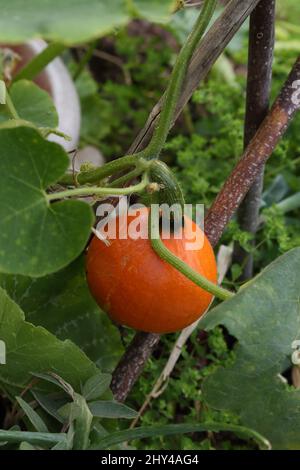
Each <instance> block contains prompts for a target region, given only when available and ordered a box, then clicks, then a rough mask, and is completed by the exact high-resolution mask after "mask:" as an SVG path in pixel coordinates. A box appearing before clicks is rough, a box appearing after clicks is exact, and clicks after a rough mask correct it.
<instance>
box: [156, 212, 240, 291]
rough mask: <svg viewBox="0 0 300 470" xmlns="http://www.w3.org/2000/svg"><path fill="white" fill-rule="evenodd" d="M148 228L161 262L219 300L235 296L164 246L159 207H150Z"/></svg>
mask: <svg viewBox="0 0 300 470" xmlns="http://www.w3.org/2000/svg"><path fill="white" fill-rule="evenodd" d="M148 227H149V238H150V240H151V245H152V248H153V249H154V251H155V252H156V253H157V255H158V256H159V257H160V258H161V259H162V260H164V261H166V262H167V263H169V264H170V265H171V266H173V267H174V268H175V269H177V271H179V272H180V273H181V274H183V275H184V276H185V277H187V278H188V279H190V280H191V281H192V282H194V283H195V284H196V285H197V286H198V287H201V289H204V290H206V291H207V292H210V293H211V294H213V295H214V296H215V297H217V298H219V299H221V300H228V299H231V298H232V297H233V296H234V295H235V294H234V293H233V292H230V291H228V290H226V289H223V287H220V286H218V285H216V284H214V283H213V282H211V281H209V280H208V279H206V278H205V277H203V276H201V274H199V273H197V272H196V271H195V270H194V269H192V268H191V267H190V266H188V265H187V264H186V263H185V262H184V261H182V260H181V259H180V258H178V256H176V255H174V254H173V253H172V252H171V251H170V250H169V249H168V248H167V247H166V246H165V245H164V243H163V242H162V240H161V238H160V233H159V207H158V205H157V204H152V205H151V210H150V214H149V224H148Z"/></svg>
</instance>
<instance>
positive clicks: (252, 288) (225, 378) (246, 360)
mask: <svg viewBox="0 0 300 470" xmlns="http://www.w3.org/2000/svg"><path fill="white" fill-rule="evenodd" d="M299 271H300V249H299V248H296V249H294V250H291V251H290V252H288V253H286V254H285V255H283V256H282V257H280V258H278V259H277V260H276V261H274V262H273V263H272V264H270V265H269V266H268V267H267V268H266V269H265V270H264V271H263V272H262V273H261V274H259V275H258V276H257V277H256V278H254V279H252V280H251V281H250V282H248V283H247V284H246V285H245V287H243V288H242V289H241V290H240V291H239V292H238V293H237V294H236V295H235V296H234V298H233V299H230V300H229V301H228V302H224V303H222V304H221V305H219V306H218V307H216V308H215V309H213V310H211V311H210V312H209V313H208V314H207V316H206V317H205V319H204V320H203V321H202V322H201V326H202V327H205V328H208V329H211V328H213V327H214V326H216V325H220V324H222V325H224V326H225V327H226V328H227V329H228V330H229V332H230V333H231V334H232V335H234V336H235V337H236V338H237V339H238V341H239V342H238V345H236V346H235V349H234V350H235V355H236V360H235V361H234V363H233V364H232V365H230V366H227V367H225V368H220V369H218V370H217V371H216V372H215V373H214V374H212V375H211V376H210V377H209V378H208V379H207V380H206V381H205V383H204V387H203V393H204V398H205V399H206V400H207V401H208V403H209V404H210V405H211V406H213V407H214V408H218V409H225V410H229V411H232V412H234V413H237V414H238V415H239V416H240V419H241V422H242V423H243V424H244V425H246V426H249V427H250V428H252V429H256V430H257V431H258V432H260V433H262V434H263V435H264V436H265V437H266V438H267V439H269V440H270V442H271V445H272V448H273V449H300V433H299V426H298V423H299V409H300V407H299V405H300V392H299V390H297V391H296V390H295V389H292V388H290V387H288V386H287V384H286V383H284V380H282V377H280V375H279V374H281V373H282V372H283V371H284V370H285V369H286V368H288V367H290V366H291V360H290V357H291V355H292V353H293V342H294V341H295V340H298V341H299V339H300V336H299V331H300V328H299V327H300V315H299V288H300V285H299V281H298V276H297V273H299ZM283 280H284V282H283ZM283 325H284V326H283Z"/></svg>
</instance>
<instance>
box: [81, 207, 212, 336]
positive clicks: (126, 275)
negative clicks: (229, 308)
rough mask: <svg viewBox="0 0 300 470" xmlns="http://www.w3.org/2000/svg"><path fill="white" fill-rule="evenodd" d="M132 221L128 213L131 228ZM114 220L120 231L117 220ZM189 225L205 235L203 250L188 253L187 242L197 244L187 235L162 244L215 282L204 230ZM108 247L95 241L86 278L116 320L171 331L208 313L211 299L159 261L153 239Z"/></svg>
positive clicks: (113, 243)
mask: <svg viewBox="0 0 300 470" xmlns="http://www.w3.org/2000/svg"><path fill="white" fill-rule="evenodd" d="M148 213H149V212H148V210H147V209H143V211H142V218H143V219H148ZM134 218H135V216H131V215H128V216H127V222H128V224H129V223H130V222H131V221H132V220H133V219H134ZM143 221H145V220H143ZM116 222H117V230H118V226H119V220H118V218H117V220H116ZM191 224H192V228H193V231H195V230H198V231H200V232H199V233H201V235H202V236H203V237H204V244H203V246H202V248H201V249H199V250H194V251H187V250H186V248H185V246H184V244H185V242H189V243H191V241H193V240H191V239H188V237H187V238H185V237H183V238H182V239H180V240H177V239H174V238H171V239H168V240H167V239H166V240H163V242H164V244H165V246H166V247H167V248H168V249H169V250H170V251H172V253H174V254H175V255H176V256H178V257H179V258H181V259H182V260H183V261H185V262H186V263H187V264H188V265H189V266H190V267H191V268H193V269H194V270H195V271H197V272H198V273H200V274H202V276H205V277H206V278H207V279H209V280H210V281H212V282H214V283H216V282H217V267H216V260H215V256H214V252H213V249H212V247H211V245H210V243H209V241H208V239H207V238H206V237H205V235H204V234H203V232H202V231H201V229H200V228H199V227H198V226H196V224H195V223H194V222H192V221H191ZM117 233H118V232H117ZM161 238H162V239H163V233H162V234H161ZM110 243H111V244H110V246H106V245H105V244H104V243H103V242H102V241H101V240H99V239H98V238H97V237H94V238H93V239H92V241H91V243H90V245H89V249H88V252H87V258H86V275H87V281H88V285H89V288H90V291H91V293H92V295H93V297H94V298H95V300H96V302H97V303H98V305H99V306H100V307H101V308H102V309H103V310H104V311H105V312H107V314H108V315H109V316H110V317H111V319H112V320H113V321H115V322H116V323H118V324H121V325H125V326H128V327H131V328H134V329H136V330H141V331H145V332H151V333H171V332H175V331H178V330H181V329H183V328H185V327H186V326H188V325H190V324H191V323H193V322H194V321H196V320H197V319H198V318H199V317H200V316H201V315H202V314H203V313H204V312H205V311H206V309H207V308H208V306H209V304H210V302H211V300H212V297H213V296H212V295H211V294H210V293H208V292H206V291H205V290H203V289H201V288H200V287H198V286H197V285H196V284H194V283H193V282H192V281H190V280H189V279H187V278H186V277H185V276H184V275H183V274H181V273H180V272H179V271H177V270H176V269H175V268H173V267H172V266H171V265H169V264H168V263H167V262H166V261H163V260H161V259H160V258H159V256H158V255H157V254H156V253H155V251H154V250H153V249H152V247H151V242H150V240H148V239H147V240H145V239H137V240H132V239H130V238H128V239H126V240H124V239H119V238H116V239H112V240H110Z"/></svg>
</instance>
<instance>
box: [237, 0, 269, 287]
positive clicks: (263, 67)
mask: <svg viewBox="0 0 300 470" xmlns="http://www.w3.org/2000/svg"><path fill="white" fill-rule="evenodd" d="M274 24H275V0H261V1H260V3H259V4H258V5H257V7H256V8H255V9H254V10H253V12H252V13H251V16H250V30H249V53H248V78H247V98H246V116H245V129H244V147H245V148H246V147H247V145H248V144H249V142H250V140H251V139H252V138H253V136H254V135H255V133H256V131H257V129H258V128H259V126H260V124H261V123H262V121H263V120H264V118H265V117H266V115H267V113H268V109H269V96H270V88H271V79H272V62H273V51H274ZM263 179H264V167H262V169H261V172H260V174H259V175H258V178H257V179H256V180H255V181H254V183H253V185H252V186H251V188H250V190H249V192H248V193H247V195H246V197H245V199H244V200H243V202H242V204H241V205H240V207H239V210H238V212H237V217H238V222H239V226H240V228H241V229H242V230H244V231H246V232H249V233H251V234H252V235H253V240H252V241H251V244H252V246H254V243H255V241H254V235H255V233H256V231H257V226H258V219H259V208H260V202H261V194H262V188H263ZM233 262H234V263H237V264H240V265H241V266H242V268H243V269H242V274H241V276H240V280H241V281H246V280H248V279H250V278H251V277H252V275H253V255H252V253H249V252H247V251H245V250H244V249H243V248H242V247H241V246H240V245H239V243H238V242H236V243H235V246H234V254H233Z"/></svg>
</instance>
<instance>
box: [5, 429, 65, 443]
mask: <svg viewBox="0 0 300 470" xmlns="http://www.w3.org/2000/svg"><path fill="white" fill-rule="evenodd" d="M0 441H1V442H24V441H25V442H30V444H49V445H51V444H57V443H58V442H65V441H66V434H63V433H50V432H26V431H4V430H2V429H1V430H0Z"/></svg>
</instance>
